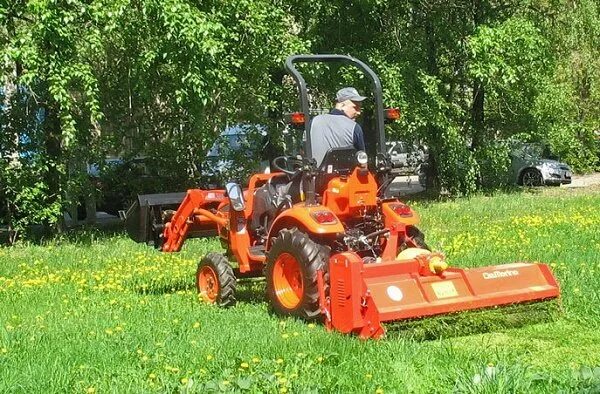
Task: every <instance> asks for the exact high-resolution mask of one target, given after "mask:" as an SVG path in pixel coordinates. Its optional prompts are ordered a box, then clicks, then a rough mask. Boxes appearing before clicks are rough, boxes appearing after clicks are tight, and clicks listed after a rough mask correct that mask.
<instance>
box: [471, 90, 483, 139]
mask: <svg viewBox="0 0 600 394" xmlns="http://www.w3.org/2000/svg"><path fill="white" fill-rule="evenodd" d="M484 104H485V88H484V86H483V83H481V81H478V80H477V81H475V83H474V85H473V105H472V106H471V125H472V126H473V141H472V142H471V148H472V149H475V148H478V147H480V146H482V145H483V144H484V142H485V141H484V139H485V136H484V134H485V123H484V121H485V118H484V112H483V111H484Z"/></svg>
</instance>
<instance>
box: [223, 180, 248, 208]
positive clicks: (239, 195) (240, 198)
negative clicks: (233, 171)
mask: <svg viewBox="0 0 600 394" xmlns="http://www.w3.org/2000/svg"><path fill="white" fill-rule="evenodd" d="M225 191H226V192H227V196H228V197H229V202H230V204H231V208H233V210H234V211H236V212H241V211H243V210H244V209H245V208H246V204H245V203H244V192H242V188H241V187H240V185H238V184H237V183H228V184H227V185H225Z"/></svg>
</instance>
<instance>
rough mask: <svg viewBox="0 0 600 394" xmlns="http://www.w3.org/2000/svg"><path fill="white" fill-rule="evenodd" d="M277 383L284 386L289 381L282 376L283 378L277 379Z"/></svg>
mask: <svg viewBox="0 0 600 394" xmlns="http://www.w3.org/2000/svg"><path fill="white" fill-rule="evenodd" d="M277 381H278V382H279V383H280V384H283V383H285V382H287V379H286V378H285V377H283V376H282V377H280V378H279V379H277Z"/></svg>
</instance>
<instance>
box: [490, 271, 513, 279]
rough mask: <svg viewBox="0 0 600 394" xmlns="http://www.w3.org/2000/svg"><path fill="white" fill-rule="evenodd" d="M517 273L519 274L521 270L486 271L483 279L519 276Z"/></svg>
mask: <svg viewBox="0 0 600 394" xmlns="http://www.w3.org/2000/svg"><path fill="white" fill-rule="evenodd" d="M517 275H519V271H516V270H506V271H494V272H484V273H483V279H498V278H508V277H511V276H517Z"/></svg>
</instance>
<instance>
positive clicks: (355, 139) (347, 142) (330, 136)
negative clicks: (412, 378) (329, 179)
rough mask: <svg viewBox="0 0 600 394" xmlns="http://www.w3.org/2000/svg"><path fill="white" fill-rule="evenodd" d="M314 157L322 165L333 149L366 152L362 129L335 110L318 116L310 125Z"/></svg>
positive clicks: (318, 164)
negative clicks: (327, 154)
mask: <svg viewBox="0 0 600 394" xmlns="http://www.w3.org/2000/svg"><path fill="white" fill-rule="evenodd" d="M310 138H311V148H312V156H313V158H314V159H315V160H316V161H317V166H320V165H321V162H322V161H323V158H324V157H325V154H326V153H327V151H328V150H329V149H331V148H351V147H354V148H355V149H356V150H365V139H364V135H363V131H362V128H361V127H360V125H359V124H358V123H356V122H355V121H354V120H352V119H350V118H349V117H347V116H346V115H345V114H344V113H343V112H342V111H340V110H337V109H333V110H332V111H331V112H330V113H328V114H323V115H318V116H316V117H315V118H314V119H313V120H312V122H311V125H310Z"/></svg>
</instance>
